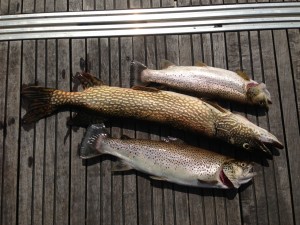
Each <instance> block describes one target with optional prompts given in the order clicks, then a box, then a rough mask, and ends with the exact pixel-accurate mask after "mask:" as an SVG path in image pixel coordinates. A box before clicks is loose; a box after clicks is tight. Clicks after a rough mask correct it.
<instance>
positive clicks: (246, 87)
mask: <svg viewBox="0 0 300 225" xmlns="http://www.w3.org/2000/svg"><path fill="white" fill-rule="evenodd" d="M197 65H198V66H176V65H174V64H173V63H171V62H169V61H166V60H165V61H163V63H162V68H163V69H162V70H152V69H148V68H147V67H146V66H145V65H144V64H142V63H140V62H137V61H132V63H131V79H132V82H135V83H142V84H147V83H158V84H162V85H164V86H168V87H171V88H174V89H179V90H184V91H188V92H193V93H196V94H197V95H200V96H202V97H207V98H214V99H225V100H230V101H236V102H240V103H247V104H250V105H259V106H262V107H265V108H267V109H268V108H269V104H272V101H271V96H270V93H269V91H268V90H267V88H266V85H265V84H264V83H260V84H259V83H257V82H256V81H254V80H251V79H250V78H249V77H248V76H247V75H246V74H245V73H244V72H241V71H237V72H233V71H229V70H225V69H221V68H215V67H210V66H207V65H205V64H203V63H198V64H197Z"/></svg>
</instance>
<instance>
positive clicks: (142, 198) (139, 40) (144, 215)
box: [132, 6, 152, 225]
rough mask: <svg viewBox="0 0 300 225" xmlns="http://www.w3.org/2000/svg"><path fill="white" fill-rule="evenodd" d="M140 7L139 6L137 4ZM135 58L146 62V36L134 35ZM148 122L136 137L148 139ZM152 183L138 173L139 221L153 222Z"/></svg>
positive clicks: (137, 128) (141, 124)
mask: <svg viewBox="0 0 300 225" xmlns="http://www.w3.org/2000/svg"><path fill="white" fill-rule="evenodd" d="M137 7H138V6H137ZM132 41H133V46H132V47H133V59H134V60H137V61H139V62H142V63H145V60H146V59H145V54H146V53H145V38H144V37H143V36H140V37H133V40H132ZM145 127H147V124H146V123H145V122H142V121H141V122H139V123H137V124H136V138H137V139H148V138H149V134H148V133H147V130H148V129H145ZM151 190H152V188H151V183H150V179H149V178H148V176H147V175H145V174H142V173H138V177H137V195H138V223H139V224H145V225H146V224H149V225H150V224H152V210H151V199H152V196H151V194H150V193H151Z"/></svg>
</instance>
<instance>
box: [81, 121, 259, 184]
mask: <svg viewBox="0 0 300 225" xmlns="http://www.w3.org/2000/svg"><path fill="white" fill-rule="evenodd" d="M103 154H109V155H113V156H116V157H117V158H118V160H119V161H118V162H117V163H116V164H115V165H114V166H113V168H112V170H113V171H127V170H131V169H136V170H138V171H141V172H144V173H147V174H150V175H151V176H150V178H152V179H156V180H164V181H169V182H173V183H177V184H182V185H188V186H196V187H206V188H224V189H228V188H239V187H240V185H241V184H244V183H247V182H249V181H250V180H251V179H252V177H253V176H255V173H254V172H252V167H253V165H252V163H250V162H246V161H239V160H235V159H233V158H230V157H227V156H223V155H220V154H217V153H215V152H210V151H207V150H204V149H201V148H197V147H194V146H189V145H187V144H185V143H183V142H182V141H180V140H177V139H174V138H167V139H165V140H164V141H154V140H137V139H130V138H129V137H127V136H123V137H122V138H121V139H116V138H111V137H109V135H108V133H107V131H106V129H105V126H104V125H103V124H94V125H91V126H90V127H89V128H88V130H87V133H86V135H85V137H84V139H83V141H82V145H81V149H80V157H81V158H84V159H87V158H92V157H95V156H98V155H103Z"/></svg>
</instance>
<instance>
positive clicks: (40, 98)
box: [21, 86, 63, 124]
mask: <svg viewBox="0 0 300 225" xmlns="http://www.w3.org/2000/svg"><path fill="white" fill-rule="evenodd" d="M56 91H58V90H56V89H52V88H45V87H39V86H29V87H25V88H23V90H22V92H21V95H22V97H23V98H24V99H25V105H26V108H27V109H28V110H27V113H26V114H25V115H24V117H23V119H22V123H23V124H30V123H33V122H36V121H38V120H40V119H41V118H44V117H47V116H50V115H52V114H53V113H54V112H55V111H56V110H57V109H58V105H59V104H58V103H59V102H58V101H53V97H54V93H55V92H56ZM58 92H62V91H58ZM62 93H63V92H62Z"/></svg>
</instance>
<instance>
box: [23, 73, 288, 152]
mask: <svg viewBox="0 0 300 225" xmlns="http://www.w3.org/2000/svg"><path fill="white" fill-rule="evenodd" d="M78 76H79V78H80V79H81V80H85V81H86V82H85V83H84V82H82V83H84V87H85V88H86V89H85V90H84V91H82V92H67V91H62V90H56V89H52V88H45V87H38V86H31V87H27V88H24V89H23V91H22V95H23V97H25V98H27V99H29V102H30V104H29V106H28V111H27V113H26V115H25V116H24V117H23V123H25V124H26V123H27V124H28V123H32V122H35V121H38V120H39V119H41V118H43V117H46V116H49V115H51V114H53V113H54V112H55V111H58V110H61V109H62V108H65V107H70V108H72V109H77V110H78V111H79V112H80V111H82V110H89V112H93V113H94V114H95V113H97V114H98V115H99V116H103V117H113V118H115V117H119V118H136V119H141V120H147V121H154V122H159V123H165V124H169V125H171V126H173V127H177V128H180V129H185V130H190V131H194V132H197V133H199V134H202V135H206V136H208V137H211V138H220V139H222V140H225V141H226V142H228V143H230V144H233V145H236V146H238V147H241V148H243V149H246V150H261V151H263V152H266V153H268V154H271V152H270V150H269V148H268V147H270V146H275V147H278V148H282V147H283V146H282V144H281V143H280V142H279V141H278V139H277V138H276V137H275V136H274V135H272V134H271V133H269V132H268V131H266V130H265V129H263V128H260V127H258V126H256V125H255V124H253V123H251V122H249V121H248V120H247V119H245V118H244V117H242V116H239V115H235V114H233V113H231V112H230V111H227V110H225V109H223V108H221V107H220V106H218V105H215V106H214V105H212V104H210V103H208V102H205V101H202V100H200V99H199V98H195V97H191V96H188V95H183V94H179V93H175V92H170V91H160V90H157V89H154V88H145V87H140V88H139V87H136V88H120V87H110V86H106V85H103V84H102V83H101V82H100V81H98V80H94V79H95V78H94V77H92V76H91V75H89V74H78Z"/></svg>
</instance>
